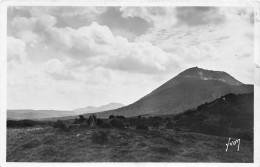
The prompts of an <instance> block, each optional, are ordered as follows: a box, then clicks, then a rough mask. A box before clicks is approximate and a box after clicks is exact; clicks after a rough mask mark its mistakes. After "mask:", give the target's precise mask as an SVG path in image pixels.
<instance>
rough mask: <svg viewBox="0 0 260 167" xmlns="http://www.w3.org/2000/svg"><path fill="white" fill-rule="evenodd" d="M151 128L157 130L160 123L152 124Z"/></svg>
mask: <svg viewBox="0 0 260 167" xmlns="http://www.w3.org/2000/svg"><path fill="white" fill-rule="evenodd" d="M152 126H153V127H154V128H158V127H159V126H160V123H159V122H154V123H153V124H152Z"/></svg>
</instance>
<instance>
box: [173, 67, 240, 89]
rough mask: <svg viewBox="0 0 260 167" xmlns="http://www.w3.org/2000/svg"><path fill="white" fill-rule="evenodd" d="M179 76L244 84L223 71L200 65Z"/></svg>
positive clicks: (230, 83)
mask: <svg viewBox="0 0 260 167" xmlns="http://www.w3.org/2000/svg"><path fill="white" fill-rule="evenodd" d="M177 77H178V78H180V77H181V78H183V77H185V78H198V79H201V80H218V81H221V82H225V83H227V84H229V85H243V83H242V82H240V81H238V80H236V79H235V78H234V77H232V76H231V75H229V74H228V73H226V72H223V71H213V70H206V69H203V68H199V67H197V66H196V67H191V68H188V69H187V70H185V71H183V72H181V73H180V74H179V75H178V76H177Z"/></svg>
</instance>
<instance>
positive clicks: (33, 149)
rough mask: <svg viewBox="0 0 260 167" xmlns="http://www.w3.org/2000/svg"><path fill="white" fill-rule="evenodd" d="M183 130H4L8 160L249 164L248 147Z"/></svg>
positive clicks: (250, 146) (247, 143)
mask: <svg viewBox="0 0 260 167" xmlns="http://www.w3.org/2000/svg"><path fill="white" fill-rule="evenodd" d="M227 142H228V137H217V136H213V135H205V134H200V133H193V132H188V131H187V130H185V129H178V130H174V129H162V128H161V129H154V128H150V129H149V130H137V129H134V128H128V129H115V128H111V129H100V128H96V127H95V128H74V129H72V130H70V131H61V130H59V129H54V128H52V127H50V126H36V127H28V128H8V130H7V161H8V162H253V144H252V142H250V141H247V140H243V139H242V140H241V144H240V149H239V151H237V146H233V147H229V149H228V151H227V152H226V143H227Z"/></svg>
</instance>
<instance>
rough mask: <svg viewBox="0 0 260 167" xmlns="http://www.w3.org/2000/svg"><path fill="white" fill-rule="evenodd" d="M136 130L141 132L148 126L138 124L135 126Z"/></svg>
mask: <svg viewBox="0 0 260 167" xmlns="http://www.w3.org/2000/svg"><path fill="white" fill-rule="evenodd" d="M136 129H141V130H148V126H146V125H144V124H139V125H137V126H136Z"/></svg>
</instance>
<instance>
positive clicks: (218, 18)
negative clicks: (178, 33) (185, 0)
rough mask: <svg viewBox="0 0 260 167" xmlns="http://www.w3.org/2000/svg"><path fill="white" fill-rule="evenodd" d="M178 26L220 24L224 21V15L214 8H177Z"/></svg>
mask: <svg viewBox="0 0 260 167" xmlns="http://www.w3.org/2000/svg"><path fill="white" fill-rule="evenodd" d="M176 17H177V19H178V24H184V25H187V26H200V25H206V24H220V23H223V22H224V21H225V15H223V14H222V13H221V12H219V8H216V7H177V8H176Z"/></svg>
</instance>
